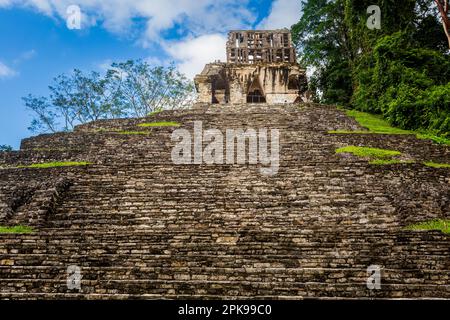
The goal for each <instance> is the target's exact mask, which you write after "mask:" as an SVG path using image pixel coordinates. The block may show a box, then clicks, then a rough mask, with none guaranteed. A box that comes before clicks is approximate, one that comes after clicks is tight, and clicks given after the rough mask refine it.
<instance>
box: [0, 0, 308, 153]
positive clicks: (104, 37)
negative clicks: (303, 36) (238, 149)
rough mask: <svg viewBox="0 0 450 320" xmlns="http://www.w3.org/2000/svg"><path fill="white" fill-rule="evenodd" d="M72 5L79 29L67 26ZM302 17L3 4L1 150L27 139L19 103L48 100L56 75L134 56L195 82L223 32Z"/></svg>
mask: <svg viewBox="0 0 450 320" xmlns="http://www.w3.org/2000/svg"><path fill="white" fill-rule="evenodd" d="M70 5H78V6H79V8H80V9H81V13H82V15H81V29H80V30H73V29H72V30H71V29H69V28H68V27H67V25H66V19H67V8H68V7H69V6H70ZM300 11H301V8H300V0H273V1H271V0H195V1H194V0H103V1H102V0H79V1H76V0H0V40H1V41H0V145H2V144H8V145H11V146H13V147H14V148H18V147H19V145H20V140H21V139H23V138H25V137H28V136H30V135H32V133H31V132H30V131H28V129H27V128H28V126H29V125H30V122H31V119H32V115H31V114H30V112H29V111H27V110H26V109H25V107H24V105H23V103H22V99H21V98H22V97H23V96H26V95H27V94H29V93H31V94H33V95H43V96H46V95H48V85H50V84H51V81H52V79H53V78H54V77H55V76H57V75H58V74H61V73H68V72H70V71H71V70H72V69H74V68H78V69H81V70H84V71H90V70H96V71H103V70H104V69H105V68H106V67H108V66H109V64H110V63H111V62H112V61H124V60H127V59H138V58H139V59H146V60H147V61H148V62H150V63H152V64H166V63H169V62H172V61H173V62H175V63H176V65H177V66H178V68H179V70H180V71H182V72H183V73H185V74H186V75H187V76H188V77H193V76H194V75H195V74H196V73H198V72H200V71H201V69H202V67H203V65H204V64H205V63H207V62H210V61H214V60H216V59H221V60H225V40H226V33H227V31H228V30H230V29H254V28H260V29H272V28H282V27H290V26H291V25H292V24H293V23H295V22H296V21H298V19H299V17H300V14H301V13H300Z"/></svg>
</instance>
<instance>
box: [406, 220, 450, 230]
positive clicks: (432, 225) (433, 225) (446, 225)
mask: <svg viewBox="0 0 450 320" xmlns="http://www.w3.org/2000/svg"><path fill="white" fill-rule="evenodd" d="M406 229H407V230H438V231H442V232H443V233H449V234H450V220H442V219H437V220H431V221H425V222H421V223H417V224H413V225H410V226H408V227H406Z"/></svg>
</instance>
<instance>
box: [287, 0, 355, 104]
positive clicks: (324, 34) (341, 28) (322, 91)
mask: <svg viewBox="0 0 450 320" xmlns="http://www.w3.org/2000/svg"><path fill="white" fill-rule="evenodd" d="M302 8H303V15H302V17H301V18H300V21H299V22H298V23H297V24H295V25H293V26H292V37H293V41H294V43H295V44H296V47H297V52H298V53H299V55H300V63H301V64H303V65H305V66H307V67H308V68H309V69H312V70H313V75H312V77H311V79H310V84H311V87H312V88H310V89H312V90H314V91H316V93H317V95H318V96H320V100H321V101H322V102H325V103H336V102H338V103H347V102H348V101H349V100H350V97H351V93H352V87H351V69H350V66H351V63H352V61H353V58H354V57H353V51H352V49H351V46H350V41H349V38H348V34H349V33H348V30H347V27H346V25H345V24H344V19H343V17H344V1H343V0H337V1H327V0H307V1H302Z"/></svg>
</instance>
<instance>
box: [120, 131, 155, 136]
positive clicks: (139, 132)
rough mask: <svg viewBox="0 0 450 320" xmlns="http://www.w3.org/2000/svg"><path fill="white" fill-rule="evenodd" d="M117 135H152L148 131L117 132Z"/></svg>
mask: <svg viewBox="0 0 450 320" xmlns="http://www.w3.org/2000/svg"><path fill="white" fill-rule="evenodd" d="M115 133H117V134H124V135H149V134H150V132H148V131H117V132H115Z"/></svg>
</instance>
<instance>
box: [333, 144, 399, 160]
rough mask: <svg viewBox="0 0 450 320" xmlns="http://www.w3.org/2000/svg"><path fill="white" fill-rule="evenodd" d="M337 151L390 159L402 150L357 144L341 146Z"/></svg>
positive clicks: (358, 155) (374, 158)
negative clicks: (359, 145) (357, 145)
mask: <svg viewBox="0 0 450 320" xmlns="http://www.w3.org/2000/svg"><path fill="white" fill-rule="evenodd" d="M336 153H351V154H353V155H355V156H357V157H367V158H371V159H373V160H377V159H390V158H392V157H395V156H398V155H400V154H401V152H399V151H396V150H386V149H378V148H369V147H356V146H348V147H343V148H339V149H337V150H336Z"/></svg>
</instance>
